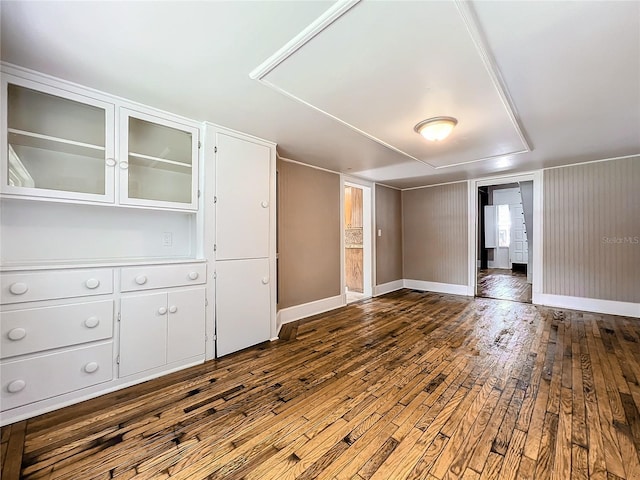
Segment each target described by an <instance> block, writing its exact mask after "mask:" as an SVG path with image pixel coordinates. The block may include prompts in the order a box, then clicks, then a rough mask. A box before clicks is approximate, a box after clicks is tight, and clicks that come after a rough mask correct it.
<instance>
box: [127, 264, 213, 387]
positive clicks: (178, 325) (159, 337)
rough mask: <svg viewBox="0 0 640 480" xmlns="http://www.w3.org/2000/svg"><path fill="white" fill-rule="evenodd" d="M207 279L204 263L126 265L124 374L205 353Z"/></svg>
mask: <svg viewBox="0 0 640 480" xmlns="http://www.w3.org/2000/svg"><path fill="white" fill-rule="evenodd" d="M206 278H207V276H206V266H205V265H204V264H186V265H179V266H164V265H161V266H144V267H128V268H123V269H122V273H121V287H120V288H121V291H122V292H123V293H122V299H121V301H120V302H121V309H120V350H119V356H118V365H119V370H118V371H119V374H120V376H123V377H126V376H128V375H133V374H136V373H140V372H144V371H147V370H151V369H154V368H158V367H163V366H165V365H172V364H174V363H175V362H179V361H182V360H186V359H189V358H196V359H197V358H201V357H202V356H204V353H205V302H206V291H205V287H204V283H205V282H206ZM195 285H198V287H197V288H194V287H191V286H195ZM183 287H187V288H183ZM143 292H144V293H143Z"/></svg>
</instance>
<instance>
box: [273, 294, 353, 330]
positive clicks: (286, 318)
mask: <svg viewBox="0 0 640 480" xmlns="http://www.w3.org/2000/svg"><path fill="white" fill-rule="evenodd" d="M345 305H346V301H345V296H344V295H336V296H335V297H328V298H323V299H321V300H316V301H314V302H309V303H303V304H302V305H295V306H293V307H289V308H283V309H281V310H280V311H279V312H278V319H279V320H278V321H279V323H280V327H281V326H282V325H284V324H285V323H289V322H295V321H296V320H300V319H301V318H306V317H311V316H313V315H317V314H319V313H324V312H327V311H329V310H333V309H334V308H339V307H344V306H345Z"/></svg>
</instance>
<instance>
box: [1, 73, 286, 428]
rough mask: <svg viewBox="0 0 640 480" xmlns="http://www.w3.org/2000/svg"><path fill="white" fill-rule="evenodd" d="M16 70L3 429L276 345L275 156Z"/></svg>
mask: <svg viewBox="0 0 640 480" xmlns="http://www.w3.org/2000/svg"><path fill="white" fill-rule="evenodd" d="M1 69H2V78H1V80H0V83H1V92H0V96H1V98H0V109H1V112H0V113H1V115H0V122H1V123H0V173H1V175H0V222H1V223H2V225H1V226H2V229H3V230H2V235H3V238H2V242H1V243H0V283H1V285H0V335H1V338H0V396H1V398H0V407H1V409H0V423H1V424H3V425H4V424H7V423H11V422H15V421H18V420H21V419H24V418H29V417H32V416H34V415H38V414H41V413H45V412H47V411H50V410H53V409H56V408H60V407H62V406H66V405H70V404H73V403H77V402H80V401H82V400H86V399H89V398H92V397H96V396H98V395H101V394H103V393H106V392H109V391H113V390H117V389H120V388H124V387H126V386H129V385H133V384H136V383H140V382H142V381H145V380H148V379H151V378H154V377H157V376H160V375H165V374H167V373H169V372H173V371H176V370H179V369H182V368H186V367H189V366H192V365H196V364H198V363H202V362H203V361H204V360H205V358H207V359H211V358H213V357H214V356H222V355H226V354H229V353H231V352H234V351H237V350H240V349H243V348H245V347H248V346H251V345H255V344H257V343H260V342H263V341H266V340H269V339H270V338H273V337H274V336H275V335H276V323H275V293H276V292H275V285H276V282H275V144H273V143H270V142H266V141H263V140H260V139H258V138H255V137H251V136H248V135H245V134H242V133H239V132H234V131H231V130H228V129H225V128H222V127H217V126H215V125H211V124H203V123H199V122H195V121H192V120H189V119H185V118H183V117H179V116H176V115H171V114H169V113H166V112H162V111H159V110H156V109H153V108H151V107H146V106H143V105H139V104H136V103H133V102H129V101H128V100H124V99H121V98H118V97H113V96H111V95H107V94H104V93H101V92H97V91H95V90H90V89H87V88H84V87H82V86H79V85H75V84H71V83H68V82H65V81H62V80H56V79H53V78H51V77H47V76H43V75H41V74H38V73H37V72H30V71H26V70H24V69H21V68H19V67H13V66H8V65H5V64H3V65H2V66H1ZM205 128H206V132H207V134H206V136H203V135H201V132H202V131H203V130H204V129H205ZM203 139H204V140H203ZM205 151H206V153H205Z"/></svg>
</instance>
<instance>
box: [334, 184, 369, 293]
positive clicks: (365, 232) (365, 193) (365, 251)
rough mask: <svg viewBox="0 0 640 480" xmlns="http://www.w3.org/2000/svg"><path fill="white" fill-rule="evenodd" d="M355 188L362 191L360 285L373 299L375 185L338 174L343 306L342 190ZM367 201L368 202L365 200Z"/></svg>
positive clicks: (344, 285)
mask: <svg viewBox="0 0 640 480" xmlns="http://www.w3.org/2000/svg"><path fill="white" fill-rule="evenodd" d="M345 187H356V188H361V189H362V247H363V248H362V259H363V268H362V270H363V271H362V276H363V279H362V285H363V293H364V296H365V298H371V297H373V286H374V285H375V271H376V265H375V258H376V255H375V248H376V246H375V242H374V241H373V239H374V236H373V235H374V228H375V221H374V219H375V205H376V201H375V184H374V183H373V182H369V181H367V180H363V179H361V178H357V177H351V176H348V175H344V174H340V271H341V272H342V275H341V278H340V294H341V295H342V303H343V305H346V304H347V295H346V293H345V288H346V278H345V253H344V246H345V242H344V228H345V224H344V188H345ZM367 199H368V200H367ZM367 203H369V204H370V205H369V208H368V210H369V215H367V214H366V213H367V208H366V207H367Z"/></svg>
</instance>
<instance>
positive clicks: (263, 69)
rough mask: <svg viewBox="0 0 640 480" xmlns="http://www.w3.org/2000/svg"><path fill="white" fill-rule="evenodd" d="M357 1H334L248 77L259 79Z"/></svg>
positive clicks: (357, 0)
mask: <svg viewBox="0 0 640 480" xmlns="http://www.w3.org/2000/svg"><path fill="white" fill-rule="evenodd" d="M359 1H360V0H339V1H337V2H336V3H334V4H333V5H332V6H331V7H330V8H329V9H328V10H326V11H325V12H324V13H323V14H322V15H320V16H319V17H318V18H316V19H315V20H314V21H313V22H312V23H311V24H310V25H308V26H307V27H306V28H304V29H303V30H302V31H301V32H300V33H299V34H298V35H296V36H295V37H293V38H292V39H291V40H289V41H288V42H287V43H286V44H285V45H284V46H283V47H282V48H280V49H279V50H278V51H276V52H275V53H274V54H273V55H271V56H270V57H269V58H267V59H266V60H265V61H264V62H262V63H261V64H260V65H258V66H257V67H256V68H255V69H254V70H253V71H252V72H251V73H249V78H251V79H252V80H261V79H262V78H263V77H264V76H265V75H267V74H268V73H269V72H270V71H271V70H273V69H274V68H276V67H277V66H278V65H280V64H281V63H282V62H284V61H285V60H286V59H287V58H289V57H290V56H291V55H293V54H294V53H296V52H297V51H298V50H299V49H300V48H302V47H303V46H305V45H306V44H307V42H309V41H310V40H311V39H312V38H313V37H315V36H316V35H318V34H319V33H320V32H322V31H323V30H324V29H325V28H327V27H328V26H329V25H331V24H332V23H333V22H335V21H336V20H337V19H338V18H340V17H341V16H342V15H344V14H345V13H347V12H348V11H349V10H350V9H351V8H353V7H355V6H356V5H357V4H358V2H359Z"/></svg>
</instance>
